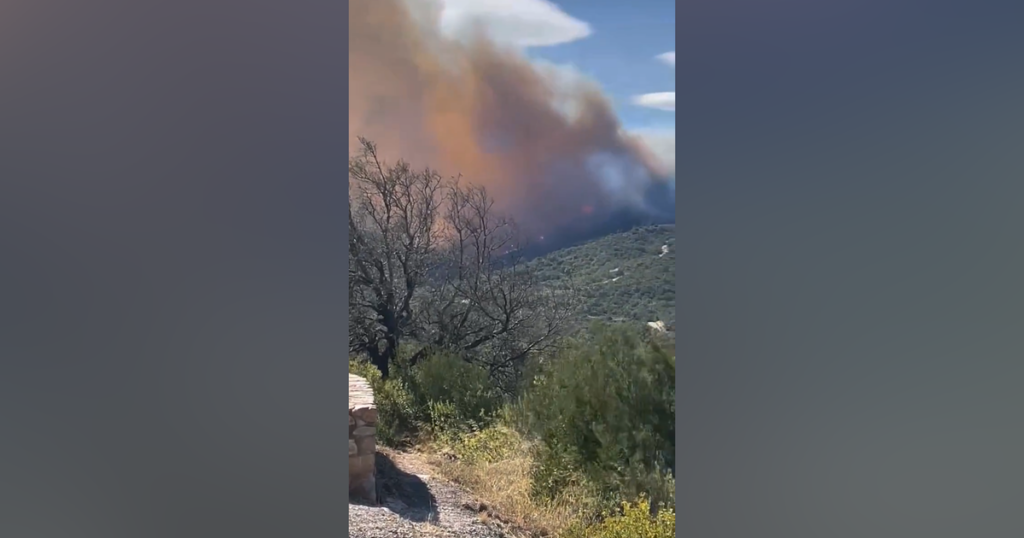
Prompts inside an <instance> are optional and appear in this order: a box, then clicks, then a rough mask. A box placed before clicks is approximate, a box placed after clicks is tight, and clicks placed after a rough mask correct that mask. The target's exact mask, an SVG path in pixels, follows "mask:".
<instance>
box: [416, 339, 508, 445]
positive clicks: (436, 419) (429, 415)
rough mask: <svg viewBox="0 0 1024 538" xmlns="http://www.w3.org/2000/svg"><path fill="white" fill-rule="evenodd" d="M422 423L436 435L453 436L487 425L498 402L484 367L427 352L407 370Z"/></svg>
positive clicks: (445, 355)
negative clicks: (425, 355) (424, 356)
mask: <svg viewBox="0 0 1024 538" xmlns="http://www.w3.org/2000/svg"><path fill="white" fill-rule="evenodd" d="M409 377H410V380H409V386H410V390H411V392H412V395H413V400H414V402H415V405H416V406H417V408H418V409H420V410H422V413H421V414H420V415H419V416H417V417H416V418H417V420H418V422H419V423H420V424H421V425H422V426H426V427H427V428H429V430H430V433H431V435H433V436H435V437H437V438H442V437H444V438H454V437H458V436H459V435H462V434H466V433H469V432H472V431H476V430H479V429H482V428H484V427H486V426H487V425H488V424H490V423H491V422H492V421H493V418H494V416H495V414H496V412H497V411H498V410H499V408H500V406H501V403H502V402H501V397H500V395H499V394H498V392H497V391H496V390H495V388H494V386H493V385H492V384H491V381H490V379H489V377H488V375H487V370H485V369H483V368H481V367H479V366H477V365H474V364H470V363H468V362H466V361H464V360H462V359H460V358H459V357H457V356H455V355H451V354H446V353H440V354H434V355H431V356H428V357H426V358H424V359H423V360H421V361H420V362H418V363H417V364H416V366H415V367H413V368H411V369H410V370H409Z"/></svg>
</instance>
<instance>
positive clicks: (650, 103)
mask: <svg viewBox="0 0 1024 538" xmlns="http://www.w3.org/2000/svg"><path fill="white" fill-rule="evenodd" d="M442 4H443V5H444V12H443V15H442V27H444V28H446V29H447V31H449V32H451V33H453V34H458V31H459V29H460V28H461V27H463V25H467V24H481V23H482V24H483V25H484V26H486V27H487V29H488V34H489V35H490V36H491V37H492V39H494V40H495V41H498V42H502V43H504V44H510V45H515V46H518V47H519V48H521V49H522V51H523V53H524V54H526V55H527V56H529V57H530V58H533V59H536V60H541V61H545V62H549V63H553V64H556V65H560V66H571V67H572V68H574V69H575V70H577V71H579V72H582V73H583V74H584V75H586V76H588V77H590V78H592V79H594V80H595V81H597V82H598V83H599V84H600V85H601V87H602V88H603V89H604V90H605V92H606V94H607V95H608V96H609V98H610V99H611V100H612V102H613V103H614V106H615V109H616V111H617V112H618V114H619V118H620V119H621V120H622V123H623V126H624V127H625V128H626V129H628V130H630V131H633V132H637V133H640V134H644V135H647V136H650V137H651V140H650V143H651V144H652V146H653V145H657V146H660V147H659V148H652V149H656V151H658V152H659V153H665V152H669V151H670V152H671V153H672V155H671V159H672V161H673V162H674V160H675V159H674V153H675V152H674V142H675V135H674V132H675V56H674V55H675V2H674V0H635V1H633V2H621V1H619V2H608V1H604V0H558V1H557V2H551V1H548V0H443V1H442ZM669 57H671V59H669ZM670 146H671V148H672V149H671V150H670V149H669V148H670Z"/></svg>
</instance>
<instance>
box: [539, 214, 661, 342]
mask: <svg viewBox="0 0 1024 538" xmlns="http://www.w3.org/2000/svg"><path fill="white" fill-rule="evenodd" d="M663 246H667V247H668V252H667V253H666V254H664V255H662V247H663ZM675 256H676V254H675V226H674V225H662V226H646V227H642V228H635V229H633V230H630V231H628V232H623V233H618V234H613V235H609V236H606V237H602V238H600V239H597V240H595V241H591V242H588V243H584V244H582V245H578V246H574V247H570V248H566V249H562V250H558V251H556V252H553V253H550V254H547V255H545V256H542V257H540V258H537V259H535V260H532V261H531V262H530V265H531V267H532V268H533V269H535V270H536V271H537V276H538V279H539V280H540V282H542V283H543V284H545V285H549V286H564V285H566V284H567V281H568V279H569V278H570V277H571V278H572V281H573V283H574V284H575V285H576V286H578V287H579V288H580V293H581V295H582V299H583V308H582V309H581V312H580V318H581V319H583V320H602V321H616V322H621V321H636V322H642V323H646V322H649V321H658V320H660V321H664V322H665V324H666V325H673V324H674V322H675V310H676V294H675V287H676V277H675V275H676V273H675V266H676V259H675Z"/></svg>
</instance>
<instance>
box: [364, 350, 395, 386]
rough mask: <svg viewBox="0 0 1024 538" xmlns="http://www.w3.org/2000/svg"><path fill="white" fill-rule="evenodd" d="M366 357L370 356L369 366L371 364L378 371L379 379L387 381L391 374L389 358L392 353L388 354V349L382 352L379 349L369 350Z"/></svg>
mask: <svg viewBox="0 0 1024 538" xmlns="http://www.w3.org/2000/svg"><path fill="white" fill-rule="evenodd" d="M367 355H369V356H370V364H373V365H374V366H376V367H377V369H378V370H380V377H381V379H387V378H388V375H390V374H391V369H390V366H391V356H392V355H394V353H391V352H389V349H388V348H385V350H384V351H383V352H381V351H380V350H379V349H373V348H370V349H369V350H367Z"/></svg>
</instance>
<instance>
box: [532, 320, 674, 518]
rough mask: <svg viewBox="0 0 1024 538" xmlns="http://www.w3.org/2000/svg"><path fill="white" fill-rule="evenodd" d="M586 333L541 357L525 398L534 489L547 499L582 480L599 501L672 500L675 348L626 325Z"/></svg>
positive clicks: (576, 485) (667, 501)
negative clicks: (534, 456)
mask: <svg viewBox="0 0 1024 538" xmlns="http://www.w3.org/2000/svg"><path fill="white" fill-rule="evenodd" d="M591 335H592V337H591V338H589V339H587V340H583V341H579V342H576V343H575V344H574V345H571V346H569V347H568V348H566V349H565V350H564V351H563V352H561V353H560V354H558V355H557V356H555V357H554V358H553V359H552V360H550V361H547V364H546V365H545V367H544V368H543V369H542V372H541V374H540V375H539V376H537V377H536V378H535V381H534V384H533V386H532V387H531V388H530V389H529V391H528V392H527V394H526V395H525V397H524V400H523V407H524V408H525V414H526V419H525V425H526V427H527V429H528V430H529V431H530V432H532V433H533V435H535V436H536V437H537V439H538V440H539V441H540V451H539V454H538V464H537V467H536V471H535V475H534V487H535V490H536V493H537V494H539V495H541V496H544V497H547V498H554V497H556V496H557V495H558V493H559V491H560V490H562V489H565V488H570V487H578V486H579V485H580V483H581V481H586V482H589V483H590V484H591V486H592V487H593V488H594V489H595V491H598V492H600V494H601V496H602V497H603V498H604V500H605V502H606V503H612V502H615V501H618V500H619V499H626V500H633V499H637V498H638V497H639V496H640V495H642V494H646V495H648V496H650V498H651V499H652V500H653V501H655V502H656V503H672V502H673V499H672V491H673V490H674V487H673V484H672V481H671V476H672V472H673V471H674V466H675V460H674V446H675V357H674V354H673V353H672V352H670V351H669V350H668V349H665V348H664V347H663V346H662V345H660V344H659V343H657V342H655V341H653V340H652V339H650V338H646V337H644V336H642V334H641V333H639V332H637V331H634V330H632V329H631V328H629V327H626V326H595V327H594V328H593V329H592V331H591Z"/></svg>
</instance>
